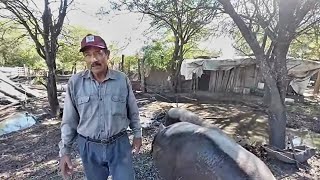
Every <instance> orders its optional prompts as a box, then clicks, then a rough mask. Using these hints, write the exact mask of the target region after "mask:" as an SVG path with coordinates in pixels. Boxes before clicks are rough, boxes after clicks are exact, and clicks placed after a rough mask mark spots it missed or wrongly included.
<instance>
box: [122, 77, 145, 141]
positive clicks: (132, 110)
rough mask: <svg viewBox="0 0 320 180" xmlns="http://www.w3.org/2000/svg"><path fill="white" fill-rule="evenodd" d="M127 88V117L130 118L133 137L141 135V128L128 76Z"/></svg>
mask: <svg viewBox="0 0 320 180" xmlns="http://www.w3.org/2000/svg"><path fill="white" fill-rule="evenodd" d="M126 81H127V88H128V99H127V110H128V113H127V114H128V119H129V120H130V123H129V127H130V129H132V131H133V136H134V137H135V138H141V137H142V128H141V124H140V117H139V108H138V104H137V100H136V97H135V95H134V93H133V90H132V85H131V82H130V80H129V78H128V77H126Z"/></svg>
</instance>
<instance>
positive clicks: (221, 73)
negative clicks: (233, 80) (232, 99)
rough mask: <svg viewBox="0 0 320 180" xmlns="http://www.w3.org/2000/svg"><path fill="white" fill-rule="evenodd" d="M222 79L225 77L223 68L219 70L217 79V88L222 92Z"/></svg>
mask: <svg viewBox="0 0 320 180" xmlns="http://www.w3.org/2000/svg"><path fill="white" fill-rule="evenodd" d="M222 79H223V71H222V70H219V71H218V81H217V83H218V84H217V89H218V92H221V91H222Z"/></svg>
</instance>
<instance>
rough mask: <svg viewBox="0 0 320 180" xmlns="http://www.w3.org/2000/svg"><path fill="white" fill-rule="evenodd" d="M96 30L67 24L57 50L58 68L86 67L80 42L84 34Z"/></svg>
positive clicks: (65, 69) (68, 69)
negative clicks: (80, 50)
mask: <svg viewBox="0 0 320 180" xmlns="http://www.w3.org/2000/svg"><path fill="white" fill-rule="evenodd" d="M89 33H92V34H96V32H92V31H91V30H88V29H85V28H83V27H80V26H66V27H65V29H64V30H63V33H62V36H61V38H60V41H59V46H60V47H59V49H58V52H57V62H56V63H57V69H59V70H63V71H72V70H73V68H75V67H77V68H84V66H85V63H84V60H83V57H82V54H81V53H80V52H79V48H80V42H81V40H82V38H83V37H84V36H86V35H87V34H89Z"/></svg>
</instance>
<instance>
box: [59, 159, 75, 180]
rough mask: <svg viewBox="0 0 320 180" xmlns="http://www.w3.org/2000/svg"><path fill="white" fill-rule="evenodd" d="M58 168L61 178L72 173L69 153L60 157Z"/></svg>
mask: <svg viewBox="0 0 320 180" xmlns="http://www.w3.org/2000/svg"><path fill="white" fill-rule="evenodd" d="M60 169H61V173H62V176H63V178H64V179H65V178H66V177H68V176H70V175H72V173H73V166H72V162H71V158H70V156H69V155H64V156H62V157H61V159H60Z"/></svg>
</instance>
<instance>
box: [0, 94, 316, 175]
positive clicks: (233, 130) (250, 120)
mask: <svg viewBox="0 0 320 180" xmlns="http://www.w3.org/2000/svg"><path fill="white" fill-rule="evenodd" d="M181 97H182V98H181ZM181 97H180V98H179V101H180V103H178V106H179V107H185V108H187V109H190V110H192V111H194V112H195V113H196V114H198V115H200V116H201V117H202V118H204V119H206V120H207V121H208V122H210V123H213V124H216V125H218V126H219V127H220V128H221V129H223V130H224V131H226V132H227V133H229V134H238V135H241V136H244V137H255V136H256V137H260V136H261V135H264V134H263V133H261V132H262V131H263V128H265V126H264V125H263V123H262V121H264V120H265V119H266V114H265V112H264V110H263V109H262V108H261V107H260V106H259V102H258V101H255V100H254V99H253V100H252V101H249V99H248V98H244V99H246V100H248V101H246V102H244V101H243V100H242V99H243V97H240V98H239V101H235V100H234V99H235V97H233V100H232V101H231V100H227V99H218V100H217V99H214V100H209V99H208V98H199V97H190V98H184V97H183V96H181ZM241 98H242V99H241ZM137 99H138V104H139V107H140V115H141V121H142V125H143V127H144V128H143V147H142V151H141V153H140V154H139V155H137V156H135V157H134V168H135V170H136V179H138V180H149V179H150V180H151V179H161V178H160V177H159V174H158V172H157V170H156V168H155V167H154V165H153V162H152V157H151V156H150V150H151V142H152V139H153V136H154V134H155V133H156V131H157V130H158V124H159V123H160V122H161V119H162V117H163V116H164V112H165V111H166V110H168V109H169V108H170V107H173V106H176V105H177V104H176V103H174V102H172V101H173V98H161V97H160V96H153V95H137ZM318 106H319V104H318V101H308V102H304V103H294V104H290V105H288V127H289V128H299V129H308V130H309V131H310V132H315V133H320V120H319V118H320V111H319V108H318ZM26 108H29V110H30V111H31V112H33V113H34V114H38V115H39V120H38V121H37V123H36V124H35V125H34V126H32V127H30V128H27V129H24V130H20V131H17V132H13V133H10V134H6V135H2V136H0V149H1V157H0V179H10V180H11V179H19V180H20V179H62V178H61V176H60V172H59V164H58V163H59V162H58V160H59V158H58V150H59V149H58V142H59V141H60V129H59V126H60V120H59V119H50V118H48V117H46V116H45V115H41V116H40V114H43V112H45V111H46V109H48V105H47V103H46V101H45V100H37V101H33V102H32V103H30V104H27V105H26ZM236 122H242V123H236ZM259 123H260V124H259ZM261 123H262V124H261ZM240 124H241V125H242V126H241V127H240ZM254 126H257V127H256V128H261V129H262V131H260V130H259V132H260V134H259V133H257V132H249V130H247V131H246V129H251V128H254ZM130 138H132V135H131V136H130ZM76 146H77V145H76V144H75V145H74V148H75V151H74V153H73V163H74V164H75V166H76V168H75V172H74V175H73V177H72V179H83V176H84V174H83V171H82V166H81V160H80V158H79V155H78V152H77V148H76ZM247 148H249V149H250V148H252V147H247ZM251 151H253V152H254V153H255V154H257V155H259V157H260V158H261V159H262V160H263V161H265V162H266V164H267V165H268V166H269V167H270V169H271V170H272V172H273V173H274V174H275V176H276V178H277V179H320V155H319V152H317V155H316V156H314V157H313V158H311V159H309V160H308V162H307V163H306V164H303V165H301V166H300V169H299V170H298V169H297V168H296V166H295V165H294V164H293V165H292V164H284V163H281V162H279V161H277V160H274V159H272V158H270V157H267V156H266V155H265V153H264V152H263V151H262V150H261V149H259V147H258V148H252V149H251Z"/></svg>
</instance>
